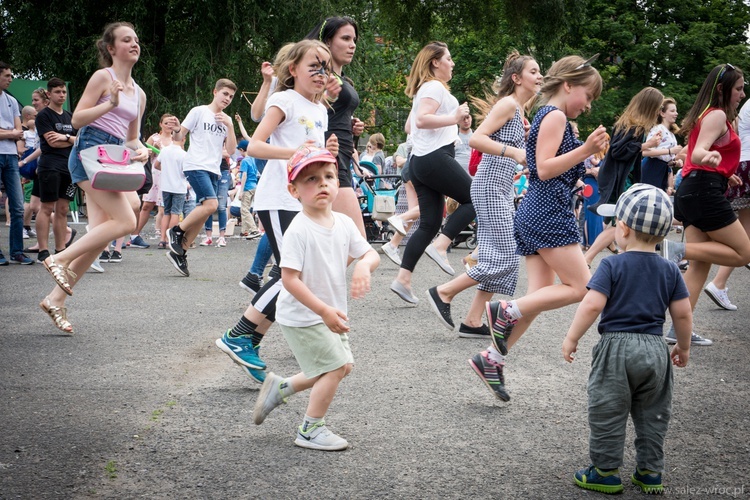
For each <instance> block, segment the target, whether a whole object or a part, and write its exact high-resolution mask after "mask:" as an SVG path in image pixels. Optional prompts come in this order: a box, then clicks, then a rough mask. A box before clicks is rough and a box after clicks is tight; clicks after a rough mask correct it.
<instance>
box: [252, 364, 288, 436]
mask: <svg viewBox="0 0 750 500" xmlns="http://www.w3.org/2000/svg"><path fill="white" fill-rule="evenodd" d="M282 380H284V379H283V378H281V377H280V376H278V375H276V374H275V373H273V372H271V373H269V374H268V375H266V380H264V381H263V386H262V387H261V388H260V394H258V399H257V400H256V401H255V407H254V408H253V422H255V425H260V424H262V423H263V421H264V420H265V419H266V417H267V416H268V414H269V413H271V412H272V411H273V409H274V408H276V407H277V406H279V405H280V404H282V403H286V400H285V399H284V397H283V396H282V395H281V388H280V387H279V386H280V384H281V382H282Z"/></svg>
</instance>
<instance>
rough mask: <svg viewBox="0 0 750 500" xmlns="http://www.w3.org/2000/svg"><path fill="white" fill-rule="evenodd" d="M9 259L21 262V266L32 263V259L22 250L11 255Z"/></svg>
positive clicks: (17, 262)
mask: <svg viewBox="0 0 750 500" xmlns="http://www.w3.org/2000/svg"><path fill="white" fill-rule="evenodd" d="M10 261H11V262H15V263H16V264H21V265H22V266H30V265H32V264H33V263H34V259H30V258H29V257H27V256H26V255H25V254H24V253H22V252H19V253H17V254H15V255H11V256H10Z"/></svg>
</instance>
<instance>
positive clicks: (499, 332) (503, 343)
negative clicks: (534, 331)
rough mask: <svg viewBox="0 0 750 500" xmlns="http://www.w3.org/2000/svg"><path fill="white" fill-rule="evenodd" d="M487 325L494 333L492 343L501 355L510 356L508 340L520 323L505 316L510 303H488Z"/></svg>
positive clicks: (501, 301)
mask: <svg viewBox="0 0 750 500" xmlns="http://www.w3.org/2000/svg"><path fill="white" fill-rule="evenodd" d="M485 307H486V309H485V310H486V312H487V323H488V324H489V326H490V330H491V331H492V343H493V344H494V346H495V349H497V350H498V351H500V354H502V355H503V356H505V355H506V354H508V345H507V344H508V339H509V338H510V334H511V332H512V331H513V327H514V326H515V325H516V323H517V322H518V321H513V320H511V319H509V318H508V317H506V316H505V308H506V307H508V303H507V302H505V301H504V300H498V301H493V302H487V304H486V306H485Z"/></svg>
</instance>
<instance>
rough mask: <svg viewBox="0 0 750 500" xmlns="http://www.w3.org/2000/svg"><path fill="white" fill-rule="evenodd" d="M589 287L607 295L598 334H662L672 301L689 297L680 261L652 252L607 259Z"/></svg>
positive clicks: (633, 253)
mask: <svg viewBox="0 0 750 500" xmlns="http://www.w3.org/2000/svg"><path fill="white" fill-rule="evenodd" d="M587 288H589V289H590V290H596V291H597V292H601V293H603V294H604V295H606V296H607V305H605V306H604V310H603V311H602V316H601V318H600V320H599V327H598V329H599V333H605V332H633V333H647V334H651V335H659V336H661V335H663V333H664V329H663V327H664V319H665V315H666V311H667V309H668V308H669V304H670V303H671V302H674V301H675V300H681V299H684V298H687V297H688V296H689V295H690V294H689V293H688V290H687V287H686V286H685V282H684V281H683V279H682V275H681V274H680V269H679V268H678V267H677V264H675V263H674V262H670V261H668V260H666V259H664V258H662V257H661V256H660V255H658V254H656V253H653V252H635V251H630V252H625V253H622V254H619V255H613V256H611V257H608V258H606V259H604V260H603V261H602V262H601V263H600V264H599V268H598V269H597V270H596V272H595V273H594V276H593V277H592V278H591V281H589V284H588V285H587Z"/></svg>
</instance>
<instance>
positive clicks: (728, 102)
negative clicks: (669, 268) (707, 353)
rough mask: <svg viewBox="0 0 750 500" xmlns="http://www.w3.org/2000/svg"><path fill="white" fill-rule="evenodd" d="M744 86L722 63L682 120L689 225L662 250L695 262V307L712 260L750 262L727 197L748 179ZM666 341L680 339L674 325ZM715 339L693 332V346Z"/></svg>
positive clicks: (681, 210)
mask: <svg viewBox="0 0 750 500" xmlns="http://www.w3.org/2000/svg"><path fill="white" fill-rule="evenodd" d="M744 87H745V80H744V77H743V74H742V71H741V70H740V69H739V68H736V67H734V66H732V65H731V64H721V65H719V66H716V67H715V68H714V69H713V70H711V72H710V73H709V74H708V78H706V81H705V82H703V86H702V87H701V90H700V92H699V93H698V98H697V99H696V101H695V104H693V107H692V108H690V111H688V113H687V115H686V116H685V119H684V120H683V122H682V127H681V128H682V132H683V134H684V135H685V136H687V137H688V145H687V157H686V159H685V166H684V167H683V169H682V177H683V178H682V183H681V184H680V187H679V188H678V189H677V193H676V194H675V198H674V202H675V203H674V205H675V218H676V219H677V220H680V221H682V223H683V225H684V226H685V243H684V244H682V243H675V242H673V241H668V240H664V244H663V245H662V254H663V255H664V256H665V257H667V258H668V259H670V260H672V261H674V262H679V261H680V260H682V259H683V258H685V259H688V260H689V261H690V268H689V269H688V270H687V272H686V273H685V276H684V278H685V284H686V285H687V287H688V290H689V292H690V305H691V307H692V308H693V310H695V304H696V303H697V302H698V297H700V292H701V289H702V288H703V284H704V283H705V282H706V278H707V277H708V272H709V270H710V269H711V264H719V265H724V266H734V267H738V266H744V265H745V264H747V263H748V262H750V238H748V236H747V233H746V232H745V231H744V230H743V228H742V225H741V224H740V222H739V220H737V215H736V214H735V213H734V211H733V210H732V206H731V204H730V202H729V200H728V199H727V198H726V196H725V193H726V191H727V187H734V186H737V185H740V184H741V183H742V180H741V179H740V178H739V177H738V176H737V175H736V172H737V167H738V165H739V162H740V151H741V144H740V138H739V136H738V135H737V133H736V132H735V130H734V126H733V122H734V121H735V118H737V107H738V106H739V104H740V102H741V101H742V99H744V98H745V91H744ZM666 340H667V342H669V343H672V344H674V343H675V342H676V339H675V333H674V328H672V329H671V330H670V331H669V333H668V334H667V336H666ZM712 343H713V342H712V341H711V340H708V339H704V338H703V337H701V336H700V335H696V334H695V333H693V337H692V344H693V345H711V344H712Z"/></svg>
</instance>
